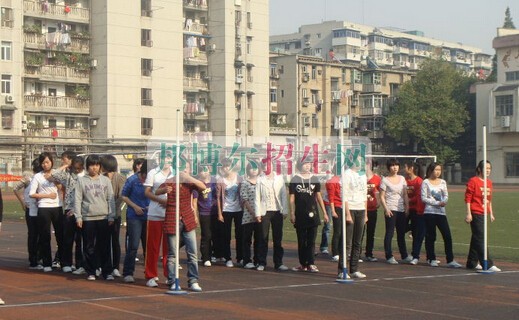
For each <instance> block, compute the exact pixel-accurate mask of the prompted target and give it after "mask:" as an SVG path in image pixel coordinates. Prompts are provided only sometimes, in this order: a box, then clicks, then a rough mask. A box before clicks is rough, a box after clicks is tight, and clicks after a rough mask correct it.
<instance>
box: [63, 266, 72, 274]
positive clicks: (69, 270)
mask: <svg viewBox="0 0 519 320" xmlns="http://www.w3.org/2000/svg"><path fill="white" fill-rule="evenodd" d="M62 271H63V272H64V273H70V272H72V268H71V267H69V266H66V267H63V269H62Z"/></svg>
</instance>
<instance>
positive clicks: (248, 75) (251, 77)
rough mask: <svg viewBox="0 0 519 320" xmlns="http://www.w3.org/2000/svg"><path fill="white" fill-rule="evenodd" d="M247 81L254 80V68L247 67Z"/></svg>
mask: <svg viewBox="0 0 519 320" xmlns="http://www.w3.org/2000/svg"><path fill="white" fill-rule="evenodd" d="M247 82H254V77H253V76H252V68H247Z"/></svg>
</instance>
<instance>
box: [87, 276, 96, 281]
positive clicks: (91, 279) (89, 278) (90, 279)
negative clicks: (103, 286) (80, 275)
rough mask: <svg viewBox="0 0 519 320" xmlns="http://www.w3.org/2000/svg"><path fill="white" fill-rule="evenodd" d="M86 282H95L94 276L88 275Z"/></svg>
mask: <svg viewBox="0 0 519 320" xmlns="http://www.w3.org/2000/svg"><path fill="white" fill-rule="evenodd" d="M87 280H88V281H95V280H96V276H94V275H89V276H88V277H87Z"/></svg>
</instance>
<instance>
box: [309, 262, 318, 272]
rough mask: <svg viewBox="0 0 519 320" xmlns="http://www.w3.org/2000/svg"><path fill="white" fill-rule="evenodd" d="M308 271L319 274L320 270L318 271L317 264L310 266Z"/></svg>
mask: <svg viewBox="0 0 519 320" xmlns="http://www.w3.org/2000/svg"><path fill="white" fill-rule="evenodd" d="M308 271H310V272H314V273H316V272H319V269H317V266H316V265H315V264H311V265H309V266H308Z"/></svg>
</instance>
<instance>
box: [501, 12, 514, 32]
mask: <svg viewBox="0 0 519 320" xmlns="http://www.w3.org/2000/svg"><path fill="white" fill-rule="evenodd" d="M503 28H505V29H515V25H514V21H513V20H512V15H511V14H510V8H509V7H506V11H505V22H504V23H503Z"/></svg>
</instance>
